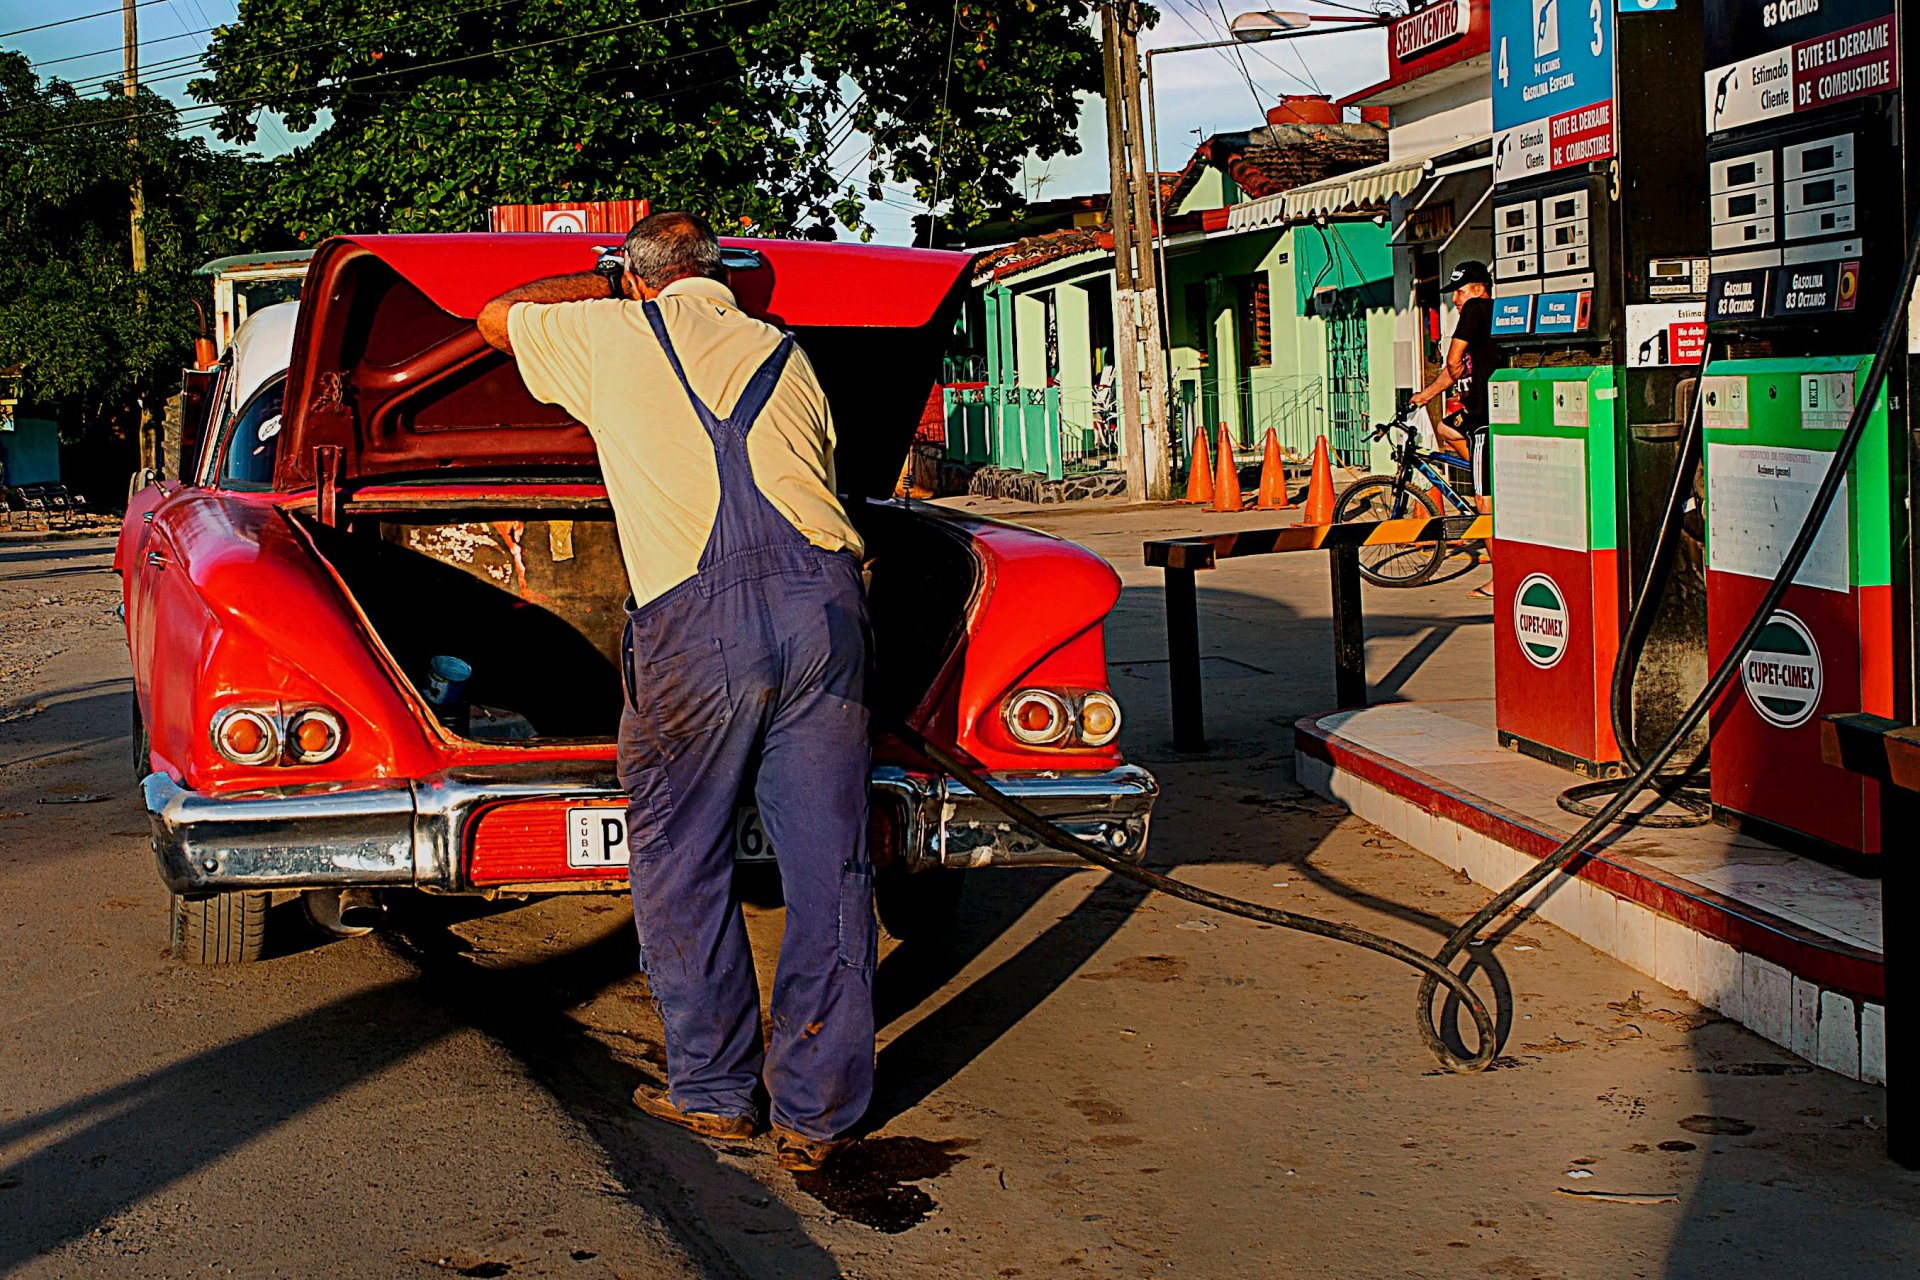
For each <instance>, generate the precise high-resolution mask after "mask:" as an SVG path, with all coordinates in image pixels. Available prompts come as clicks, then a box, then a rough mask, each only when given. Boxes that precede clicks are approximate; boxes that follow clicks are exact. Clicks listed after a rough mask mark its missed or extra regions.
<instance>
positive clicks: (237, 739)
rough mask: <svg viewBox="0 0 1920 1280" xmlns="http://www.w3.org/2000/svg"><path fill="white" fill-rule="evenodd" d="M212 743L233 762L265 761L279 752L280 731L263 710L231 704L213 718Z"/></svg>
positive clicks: (258, 762)
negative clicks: (232, 705) (231, 705)
mask: <svg viewBox="0 0 1920 1280" xmlns="http://www.w3.org/2000/svg"><path fill="white" fill-rule="evenodd" d="M213 746H214V749H215V750H216V751H218V752H219V753H220V754H221V755H223V756H225V757H226V758H227V759H229V760H231V761H233V762H234V763H235V764H266V763H267V762H269V761H271V760H273V759H274V758H275V757H277V756H278V755H279V754H280V731H279V729H278V728H276V727H275V725H274V723H273V718H272V717H271V716H269V715H267V714H266V713H265V712H264V711H257V710H255V709H253V708H252V707H230V708H228V709H227V710H225V711H222V712H221V713H220V714H219V715H217V716H215V717H214V718H213Z"/></svg>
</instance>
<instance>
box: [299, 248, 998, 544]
mask: <svg viewBox="0 0 1920 1280" xmlns="http://www.w3.org/2000/svg"><path fill="white" fill-rule="evenodd" d="M605 239H606V238H603V237H595V236H584V235H494V234H475V235H433V236H426V235H420V236H414V235H398V236H351V237H341V238H337V239H333V240H329V241H327V242H326V243H324V244H323V245H321V246H320V248H319V250H318V251H317V252H316V253H315V254H314V258H313V264H312V267H311V269H310V271H309V273H308V277H307V283H306V288H305V290H304V292H303V295H302V301H301V312H300V319H299V327H298V329H297V331H296V333H295V335H294V343H293V351H294V354H293V359H292V364H291V368H290V371H289V376H288V395H287V409H286V412H285V416H284V421H283V423H282V428H281V429H282V436H283V438H282V441H281V446H280V451H279V457H278V462H277V465H276V468H275V475H274V483H275V488H277V489H280V490H282V491H292V490H300V489H306V488H310V487H318V488H319V489H320V491H321V495H322V503H321V506H322V516H323V519H325V518H328V516H329V515H330V513H329V512H328V510H327V507H328V496H329V494H330V493H331V492H332V491H333V490H335V489H336V488H337V487H340V486H352V485H355V484H358V483H360V482H363V481H366V480H369V479H376V478H377V479H386V480H391V479H402V478H408V477H433V478H435V479H437V480H440V481H447V480H453V479H456V478H458V477H460V476H462V475H485V476H489V477H506V476H518V475H546V476H555V477H558V476H565V475H581V474H587V473H592V472H594V471H596V470H597V465H598V464H597V461H596V456H595V453H594V449H593V441H592V439H591V437H590V436H589V435H588V433H587V431H586V429H585V428H584V427H582V426H581V425H580V424H579V423H577V422H575V421H573V420H572V418H571V417H569V416H568V414H567V413H566V411H565V410H563V409H560V408H558V407H557V406H553V405H546V404H541V403H540V402H538V401H536V400H534V399H533V397H532V396H530V395H529V394H528V393H527V390H526V388H525V386H524V385H523V384H522V383H521V381H520V377H519V374H518V372H517V371H516V370H515V369H514V367H513V362H512V360H511V359H510V358H508V357H506V356H504V355H501V354H500V353H498V352H496V351H494V350H493V349H492V348H491V347H489V346H487V345H486V343H485V342H483V341H482V340H481V339H480V336H479V333H478V331H477V330H476V329H475V327H474V324H473V319H474V317H475V316H477V315H478V314H479V312H480V309H481V307H483V306H484V305H485V304H486V303H487V302H488V301H489V300H490V299H492V298H494V297H496V296H498V295H499V294H501V293H504V292H506V291H507V290H508V289H511V288H514V287H516V286H518V285H521V284H525V283H527V282H528V281H530V280H537V279H541V278H543V277H546V276H552V275H559V274H563V273H566V272H578V271H586V270H589V269H591V268H592V266H593V263H594V261H595V258H596V257H597V254H596V246H597V245H599V244H601V243H603V241H604V240H605ZM724 244H725V245H726V247H727V248H728V250H729V257H730V258H731V259H732V260H733V261H735V262H738V263H740V266H739V267H738V268H737V269H734V270H733V271H732V272H731V280H730V283H731V285H732V287H733V289H734V292H735V294H736V296H737V297H738V298H739V300H740V304H741V306H742V307H743V308H744V309H745V310H747V311H748V312H749V313H751V314H753V315H756V316H760V317H762V318H763V319H765V320H767V321H768V322H769V323H772V324H776V325H778V326H780V327H782V328H784V329H789V330H791V331H793V332H794V333H795V334H796V335H797V336H798V338H799V340H800V343H801V346H802V347H803V348H804V349H805V350H806V352H807V355H808V357H809V359H810V361H811V363H812V365H813V367H814V369H815V371H816V372H817V373H818V375H819V378H820V382H821V385H822V386H823V388H824V389H825V391H826V393H827V398H828V401H829V403H830V404H831V405H832V406H833V411H834V419H835V423H836V427H837V429H838V432H839V449H838V452H837V455H836V466H837V470H838V478H839V482H840V487H841V488H842V489H843V490H844V491H846V492H847V493H848V494H850V495H854V496H883V495H885V494H887V493H889V492H891V491H892V489H893V487H894V483H895V481H896V479H897V477H898V476H899V474H900V469H901V464H902V462H903V461H904V459H905V456H906V451H907V448H908V446H909V444H910V442H911V440H912V437H913V432H914V430H915V428H916V427H917V426H918V424H919V422H920V419H921V416H922V413H923V411H924V409H925V406H926V404H927V400H928V398H929V396H930V395H931V394H932V392H933V389H934V386H935V384H936V382H937V380H938V376H939V369H940V359H941V356H942V355H943V354H944V351H945V348H946V344H947V340H948V337H949V336H950V334H951V332H952V326H953V320H954V316H955V314H956V312H957V309H958V307H959V305H960V300H961V296H962V292H963V290H964V289H965V287H966V282H967V277H968V267H969V265H970V264H971V261H972V259H971V257H970V256H969V255H967V254H962V253H948V252H942V251H935V250H915V249H900V248H890V247H881V246H872V245H843V244H822V243H814V242H807V241H790V240H729V241H725V242H724Z"/></svg>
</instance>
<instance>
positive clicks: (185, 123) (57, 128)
mask: <svg viewBox="0 0 1920 1280" xmlns="http://www.w3.org/2000/svg"><path fill="white" fill-rule="evenodd" d="M747 2H748V0H734V4H727V5H721V6H717V7H719V8H733V7H735V6H736V5H737V4H741V3H747ZM693 12H707V10H694V11H693ZM668 16H670V17H671V16H683V15H668ZM664 20H665V19H656V20H655V21H664ZM581 34H582V35H583V36H585V35H594V34H598V33H596V32H583V33H581ZM570 38H572V37H570ZM543 43H551V42H543ZM733 47H734V46H733V45H731V44H715V45H707V46H705V47H703V48H699V49H689V50H686V51H684V52H681V53H672V54H667V55H665V56H664V57H659V58H650V59H647V60H645V61H642V62H635V63H630V64H627V65H625V66H617V67H600V68H597V69H596V70H593V71H589V72H587V73H586V74H587V75H589V76H592V75H602V74H606V73H609V72H614V71H637V70H641V69H643V68H646V67H654V66H660V65H662V64H663V63H668V62H678V61H681V60H683V59H686V58H694V57H699V56H700V55H702V54H708V53H717V52H720V51H723V50H731V49H732V48H733ZM474 56H476V57H483V56H486V55H481V54H476V55H474ZM464 60H465V59H460V61H464ZM417 69H419V68H403V70H417ZM386 78H389V77H388V75H386V74H381V75H369V76H357V77H353V79H355V80H381V79H386ZM738 78H739V77H738V76H732V77H728V78H727V79H728V81H729V82H730V81H732V80H737V79H738ZM329 87H335V86H329ZM681 91H682V90H681V88H680V87H676V88H674V89H671V90H668V91H666V92H665V93H661V94H648V95H644V96H643V97H641V98H638V99H635V101H651V100H652V99H654V98H656V97H668V96H671V95H672V94H673V93H677V92H681ZM419 92H421V91H420V90H392V91H382V90H365V89H363V90H360V91H359V95H358V96H369V97H383V96H388V95H389V94H391V95H392V96H406V97H414V96H417V94H418V93H419ZM254 101H255V100H254V99H249V98H232V99H228V100H226V101H222V102H203V103H197V104H194V105H192V106H187V107H181V108H179V109H177V110H167V111H149V112H145V113H143V114H141V115H137V116H132V117H128V116H122V115H116V116H110V117H103V118H102V119H99V120H76V121H71V122H69V123H67V124H61V125H52V126H49V127H47V128H45V129H41V130H38V131H36V132H33V133H24V134H0V140H8V141H31V140H32V139H34V138H40V137H44V136H46V135H48V134H54V133H66V132H69V131H71V130H74V129H93V128H101V127H113V126H119V125H125V124H127V123H128V122H129V120H165V119H169V118H171V119H172V120H173V121H174V123H172V124H171V125H169V126H167V128H168V131H169V132H175V133H177V132H180V131H181V130H183V129H195V128H199V127H200V126H201V125H205V124H210V123H212V122H213V121H214V120H217V119H219V118H220V117H221V116H222V115H224V114H225V111H226V108H228V107H233V106H238V105H239V104H241V103H242V102H247V103H253V102H254ZM102 105H108V104H102ZM258 105H260V106H262V107H268V106H269V104H267V103H258ZM269 109H270V108H269ZM422 109H423V110H437V109H436V108H432V107H424V108H422ZM202 110H206V111H210V114H208V115H205V116H202V117H200V118H198V119H194V120H187V119H185V118H184V117H185V116H186V114H187V113H189V112H193V111H202ZM462 110H464V111H467V112H470V113H471V114H474V115H482V116H484V115H510V114H514V113H515V111H516V109H515V108H511V107H468V108H460V109H449V111H448V113H449V114H458V113H459V111H462ZM535 110H536V109H535V108H527V109H525V112H524V113H526V114H531V113H533V112H534V111H535Z"/></svg>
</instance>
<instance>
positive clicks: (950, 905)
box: [873, 868, 967, 943]
mask: <svg viewBox="0 0 1920 1280" xmlns="http://www.w3.org/2000/svg"><path fill="white" fill-rule="evenodd" d="M966 886H967V873H966V872H965V871H961V870H954V869H946V868H943V869H941V870H938V871H921V872H917V873H908V872H905V871H900V870H897V869H893V868H889V869H888V870H885V871H882V872H881V873H880V874H879V875H877V876H876V877H874V882H873V906H874V910H875V912H876V913H877V914H878V915H879V917H880V928H881V929H882V930H883V931H884V932H885V933H886V935H887V936H888V937H889V938H892V939H893V940H894V941H895V942H899V943H924V942H933V941H936V940H938V939H940V938H942V937H944V936H946V934H947V933H948V932H949V930H950V929H951V928H952V926H953V913H954V911H955V910H956V909H958V907H959V906H960V892H961V890H963V889H965V888H966Z"/></svg>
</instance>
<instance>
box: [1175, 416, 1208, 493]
mask: <svg viewBox="0 0 1920 1280" xmlns="http://www.w3.org/2000/svg"><path fill="white" fill-rule="evenodd" d="M1180 501H1182V502H1191V503H1194V504H1196V505H1199V506H1204V505H1206V504H1207V503H1209V502H1212V501H1213V459H1212V458H1211V457H1209V456H1208V454H1207V432H1206V429H1205V428H1204V427H1195V428H1194V429H1193V457H1192V458H1191V459H1189V460H1188V462H1187V496H1186V497H1184V498H1182V499H1180Z"/></svg>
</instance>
